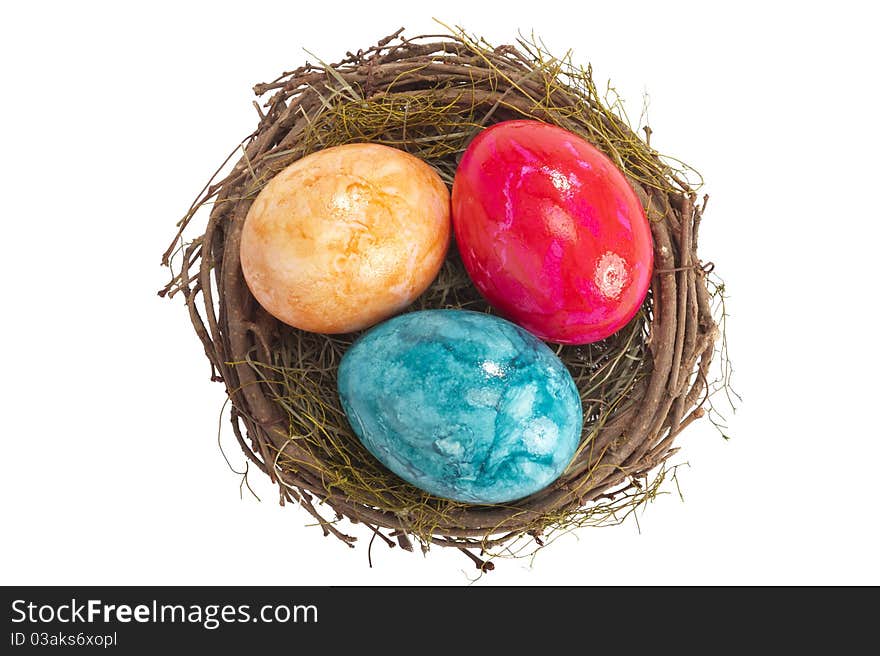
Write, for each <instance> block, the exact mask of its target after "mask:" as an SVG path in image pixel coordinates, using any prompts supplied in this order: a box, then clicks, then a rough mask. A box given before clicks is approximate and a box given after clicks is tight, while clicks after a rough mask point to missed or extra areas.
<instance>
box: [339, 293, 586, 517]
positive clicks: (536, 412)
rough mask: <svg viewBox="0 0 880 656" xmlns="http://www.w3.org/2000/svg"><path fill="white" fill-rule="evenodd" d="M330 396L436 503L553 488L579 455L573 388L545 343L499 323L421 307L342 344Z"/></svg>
mask: <svg viewBox="0 0 880 656" xmlns="http://www.w3.org/2000/svg"><path fill="white" fill-rule="evenodd" d="M338 376H339V377H338V387H339V397H340V400H341V402H342V407H343V409H344V410H345V414H346V416H347V417H348V421H349V423H350V424H351V427H352V429H353V430H354V432H355V433H356V434H357V436H358V437H359V438H360V440H361V442H362V443H363V444H364V446H365V447H366V448H367V449H368V450H369V451H370V452H371V453H372V454H373V455H374V456H376V458H377V459H378V460H379V461H380V462H381V463H382V464H384V465H385V466H386V467H387V468H388V469H390V470H391V471H392V472H394V473H395V474H397V475H398V476H400V477H401V478H402V479H404V480H406V481H408V482H409V483H412V484H413V485H415V486H417V487H419V488H421V489H423V490H426V491H427V492H430V493H431V494H434V495H436V496H440V497H446V498H449V499H454V500H457V501H463V502H467V503H484V504H491V503H503V502H506V501H513V500H516V499H520V498H522V497H525V496H528V495H530V494H532V493H534V492H537V491H538V490H540V489H542V488H544V487H546V486H547V485H549V484H550V483H552V482H553V481H554V480H555V479H556V478H558V477H559V475H560V474H561V473H562V472H563V470H564V469H565V468H566V466H567V465H568V463H569V462H570V461H571V459H572V457H573V455H574V453H575V450H576V449H577V446H578V443H579V440H580V435H581V428H582V424H583V411H582V409H581V400H580V396H579V394H578V390H577V388H576V386H575V384H574V381H573V380H572V377H571V374H569V372H568V369H566V367H565V365H564V364H563V363H562V362H561V361H560V360H559V358H557V357H556V355H555V354H554V353H553V351H551V350H550V349H549V348H548V347H547V345H546V344H544V343H543V342H541V341H540V340H538V339H536V338H535V337H534V336H533V335H531V334H529V333H528V332H526V331H525V330H523V329H522V328H520V327H519V326H516V325H514V324H512V323H510V322H509V321H506V320H504V319H501V318H499V317H495V316H492V315H489V314H483V313H480V312H470V311H465V310H424V311H420V312H410V313H407V314H402V315H399V316H396V317H394V318H393V319H390V320H388V321H385V322H384V323H381V324H379V325H378V326H376V327H374V328H373V329H371V330H370V331H368V332H367V333H365V334H364V335H362V336H361V337H360V338H358V340H357V341H356V342H355V343H354V344H353V345H352V346H351V348H349V349H348V351H347V352H346V353H345V355H344V356H343V358H342V361H341V363H340V365H339V371H338Z"/></svg>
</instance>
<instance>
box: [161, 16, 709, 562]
mask: <svg viewBox="0 0 880 656" xmlns="http://www.w3.org/2000/svg"><path fill="white" fill-rule="evenodd" d="M401 32H402V30H399V31H398V32H396V33H395V34H393V35H391V36H390V37H387V38H385V39H382V40H381V41H380V42H379V43H378V44H377V45H376V46H374V47H371V48H369V49H367V50H359V51H358V52H357V53H347V56H346V57H345V58H344V59H343V60H342V61H340V62H339V63H336V64H324V63H323V62H319V63H316V64H306V65H305V66H302V67H300V68H298V69H296V70H294V71H291V72H288V73H284V74H283V75H281V76H280V77H279V78H278V79H276V80H275V81H273V82H270V83H267V84H258V85H257V86H256V87H255V88H254V91H255V93H256V94H257V96H259V97H263V98H264V99H265V102H264V103H263V104H262V105H260V104H258V103H257V102H254V105H255V107H256V108H257V111H258V112H259V114H260V121H259V125H258V127H257V129H256V131H255V132H254V133H253V134H251V135H250V136H249V137H247V139H246V140H245V141H244V142H243V143H242V144H241V145H240V146H239V148H237V149H236V151H233V154H232V155H230V157H229V158H228V159H227V163H228V162H230V161H232V160H233V159H234V158H235V156H236V153H238V154H239V155H240V157H239V159H238V161H237V163H235V165H234V166H233V167H232V169H231V171H230V172H229V173H228V174H226V175H225V176H224V177H222V179H220V180H219V181H218V180H216V179H217V178H218V177H219V176H220V175H221V174H220V172H219V171H218V173H217V174H215V177H214V179H212V180H211V182H209V184H208V185H207V186H206V187H205V189H203V191H202V192H201V194H200V195H199V196H198V198H197V199H196V201H195V203H194V204H193V206H192V207H191V208H190V210H189V211H188V212H187V213H186V215H185V217H184V218H183V219H182V220H181V222H180V223H179V224H178V225H179V231H178V233H177V235H176V236H175V238H174V241H173V243H172V244H171V246H170V247H169V249H168V251H167V252H166V253H165V255H164V257H163V263H164V264H166V265H168V266H171V267H172V280H171V282H169V284H168V285H167V286H166V287H165V288H164V289H163V290H162V291H161V292H160V294H162V295H165V294H167V295H169V296H173V295H174V294H176V293H180V294H182V295H183V297H184V299H185V301H186V305H187V307H188V309H189V316H190V319H191V320H192V323H193V326H194V327H195V330H196V333H197V334H198V336H199V338H200V339H201V341H202V343H203V344H204V348H205V354H206V355H207V356H208V359H209V360H210V362H211V366H212V374H213V378H214V379H215V380H219V381H222V382H223V383H224V384H225V386H226V391H227V394H228V396H229V399H230V401H231V406H232V410H231V421H232V429H233V431H234V433H235V436H236V438H237V440H238V443H239V444H240V445H241V448H242V449H243V450H244V452H245V454H246V455H247V456H248V458H249V459H250V461H251V462H253V463H254V464H255V465H256V466H257V467H259V468H260V469H261V470H262V471H264V472H265V473H266V474H268V476H269V477H270V478H271V479H272V480H273V481H275V482H277V483H278V485H279V490H280V494H281V500H282V503H283V502H285V501H293V502H296V503H298V504H300V505H301V506H302V507H304V508H305V509H306V510H307V511H308V512H309V513H310V514H311V515H313V516H314V518H315V519H316V520H317V522H318V523H319V524H320V525H321V526H322V527H323V530H324V533H325V534H333V535H335V536H336V537H338V538H340V539H341V540H343V541H344V542H346V543H347V544H349V545H352V543H353V542H354V541H355V537H353V536H349V535H347V534H345V533H344V532H343V530H342V528H340V527H339V526H338V520H341V519H342V518H347V519H349V520H351V521H352V522H355V523H362V524H365V525H366V526H368V527H369V529H370V530H371V532H372V533H371V534H370V535H371V543H372V539H375V537H379V538H381V539H382V540H384V541H385V542H386V543H388V544H389V545H390V546H394V544H395V542H397V543H398V544H399V545H400V546H401V547H403V548H404V549H407V550H411V549H412V544H413V539H414V540H415V541H417V542H418V543H420V545H421V546H422V549H423V550H427V548H428V547H429V546H430V545H440V546H449V547H455V548H459V549H461V550H462V551H463V552H464V553H466V554H467V555H468V556H469V557H470V558H471V559H472V560H473V561H474V562H475V563H476V564H477V566H478V567H480V568H481V569H484V570H485V569H491V567H492V563H491V556H493V555H496V554H498V553H500V552H502V551H505V552H506V553H516V552H517V550H518V549H526V548H528V545H543V544H544V540H545V539H546V538H547V536H548V535H552V534H553V533H554V532H555V531H559V530H562V529H567V528H570V527H573V526H579V525H583V524H588V523H592V524H600V523H605V522H608V521H612V522H613V521H618V520H620V519H621V517H622V516H625V515H626V513H627V512H628V511H630V510H632V509H633V508H634V507H636V506H637V505H638V504H640V503H642V502H644V501H645V500H646V499H650V498H652V497H653V495H654V493H655V492H656V489H657V487H658V486H659V484H660V481H662V479H663V476H664V473H665V472H666V469H665V466H664V463H665V462H666V460H667V458H669V456H670V455H671V454H672V453H673V452H674V451H675V450H676V449H675V448H674V447H673V440H674V438H675V437H676V435H678V434H679V433H680V432H681V431H682V430H683V429H684V428H685V427H686V426H687V425H688V424H690V423H691V422H692V421H693V420H694V419H697V418H699V417H701V416H702V415H703V414H704V410H703V408H702V406H703V403H704V401H705V396H706V394H707V392H708V388H709V383H708V379H707V373H708V370H709V365H710V363H711V360H712V356H713V352H714V343H715V340H716V336H717V335H718V331H717V328H716V323H715V321H714V320H713V312H712V302H711V294H710V288H709V286H707V273H708V270H709V267H708V266H704V265H703V264H702V263H701V261H700V259H699V258H698V256H697V252H696V247H697V233H698V228H699V225H700V220H701V217H702V215H703V210H704V209H705V199H704V200H703V201H702V203H701V204H697V202H696V188H697V186H698V185H695V184H693V183H691V182H688V181H687V175H686V171H688V169H687V168H686V167H684V166H683V165H681V164H680V163H675V162H672V161H670V160H668V159H666V158H663V157H661V156H660V155H659V154H658V153H657V152H656V151H655V150H654V149H652V148H651V146H650V130H649V129H648V128H645V133H646V137H647V138H646V140H642V139H641V138H640V137H639V136H638V135H637V134H636V133H635V132H634V131H633V130H632V129H631V128H630V126H629V124H628V121H627V120H626V117H625V114H623V112H622V106H621V105H620V104H619V103H618V102H616V101H611V102H609V101H608V99H607V95H606V96H605V97H604V98H603V97H600V95H599V93H598V92H597V89H596V87H595V85H594V83H593V80H592V75H591V71H590V69H589V68H588V69H582V68H578V67H576V66H575V65H574V64H573V63H572V61H571V58H570V57H569V56H566V57H563V58H561V59H557V58H554V57H552V56H550V55H549V54H548V53H547V52H546V50H545V49H544V48H543V47H540V46H538V45H536V44H535V43H534V42H530V41H525V40H519V41H518V46H516V47H515V46H501V47H497V48H493V47H491V46H490V45H489V44H487V43H485V42H484V41H481V40H477V39H474V38H472V37H469V36H467V35H465V34H464V33H462V32H457V33H453V34H447V35H440V36H435V35H428V36H421V37H416V38H414V39H405V38H403V37H401ZM514 118H533V119H537V120H541V121H545V122H548V123H553V124H556V125H559V126H561V127H563V128H565V129H567V130H570V131H572V132H575V133H577V134H580V135H581V136H583V137H584V138H586V139H587V140H588V141H590V142H591V143H593V144H594V145H596V146H597V147H598V148H599V149H600V150H602V151H603V152H604V153H605V154H606V155H608V156H609V157H611V158H612V160H613V161H614V162H615V163H616V164H617V165H618V166H619V167H620V169H621V170H622V171H623V172H624V173H625V174H626V176H627V178H628V180H629V181H630V183H631V184H632V186H633V188H634V189H635V190H636V192H637V194H638V195H639V198H640V199H641V201H642V203H643V205H644V207H645V210H646V212H647V215H648V218H649V221H650V222H651V226H652V231H653V237H654V246H655V275H654V278H653V281H652V287H651V291H650V292H649V294H648V297H647V299H646V301H645V303H644V306H643V307H642V309H641V310H640V312H639V313H638V315H637V316H636V317H635V318H634V319H633V320H632V321H631V322H630V323H629V324H628V325H627V326H626V327H625V328H624V329H623V330H621V331H619V332H618V333H617V334H615V335H613V336H612V337H610V338H608V339H606V340H604V341H602V342H599V343H596V344H590V345H586V346H561V345H553V344H551V347H553V348H554V350H555V352H556V353H557V355H558V356H559V357H560V358H561V359H562V361H563V362H564V363H565V364H566V366H567V367H568V368H569V371H570V372H571V374H572V376H573V378H574V380H575V382H576V383H577V386H578V389H579V390H580V394H581V399H582V402H583V407H584V430H583V435H582V439H581V444H580V447H579V449H578V452H577V455H576V456H575V458H574V460H573V462H572V463H571V465H570V466H569V467H568V469H567V470H566V471H565V473H564V474H563V475H562V477H561V478H560V479H559V480H558V481H556V482H555V483H554V484H552V485H551V486H550V487H548V488H546V489H544V490H542V491H541V492H538V493H537V494H534V495H532V496H530V497H528V498H526V499H523V500H521V501H518V502H516V503H510V504H504V505H493V506H479V505H468V504H462V503H459V502H455V501H450V500H446V499H439V498H436V497H433V496H431V495H429V494H427V493H425V492H423V491H421V490H419V489H417V488H415V487H413V486H411V485H409V484H407V483H405V482H404V481H402V480H400V479H399V478H397V477H396V476H395V475H394V474H392V473H391V472H389V471H388V470H386V469H385V468H384V467H383V466H382V465H381V464H379V463H378V462H377V461H376V460H375V459H374V458H373V456H372V455H370V454H369V453H368V452H367V450H366V449H365V448H364V447H363V446H362V445H361V444H360V442H359V441H358V439H357V438H356V436H355V435H354V433H353V432H352V430H351V428H350V427H349V425H348V422H347V421H346V418H345V415H344V413H343V411H342V408H341V406H340V403H339V399H338V397H337V391H336V369H337V366H338V364H339V361H340V358H341V357H342V355H343V354H344V353H345V350H346V349H347V348H348V346H349V345H350V344H351V343H352V341H353V340H354V339H355V338H356V337H357V334H350V335H320V334H315V333H308V332H304V331H301V330H297V329H294V328H291V327H289V326H286V325H283V324H281V323H280V322H278V321H277V320H275V319H274V318H273V317H271V316H270V315H269V314H267V313H266V312H265V311H264V310H263V309H262V308H261V307H260V306H259V305H258V304H257V303H256V302H255V300H254V298H253V297H252V296H251V294H250V292H249V290H248V288H247V286H246V284H245V281H244V278H243V276H242V271H241V267H240V263H239V245H240V238H241V229H242V224H243V221H244V218H245V215H246V214H247V211H248V208H249V207H250V204H251V202H252V201H253V199H254V198H255V196H256V195H257V193H258V192H259V191H260V189H261V188H262V187H263V186H264V185H265V184H266V183H267V181H268V180H269V179H271V178H272V177H273V176H274V175H275V174H276V173H277V172H278V171H280V170H281V169H283V168H284V167H286V166H288V165H289V164H291V163H292V162H293V161H295V160H297V159H299V158H301V157H303V156H304V155H307V154H309V153H311V152H314V151H316V150H320V149H322V148H326V147H329V146H335V145H339V144H344V143H351V142H374V143H382V144H386V145H389V146H393V147H396V148H401V149H403V150H406V151H408V152H410V153H412V154H414V155H416V156H417V157H420V158H422V159H424V160H425V161H427V162H428V163H430V164H431V165H433V166H434V167H435V168H436V169H437V170H438V171H439V172H440V174H441V176H442V177H443V178H444V180H445V181H446V182H447V183H448V184H450V185H451V183H452V179H453V176H454V173H455V169H456V165H457V162H458V158H459V157H460V156H461V153H462V152H463V151H464V149H465V147H466V146H467V144H468V143H469V141H470V140H471V139H472V138H473V137H474V135H475V134H476V133H477V132H479V131H480V130H481V129H483V128H484V127H486V126H488V125H490V124H492V123H495V122H498V121H502V120H507V119H514ZM225 164H226V163H224V165H225ZM222 169H223V167H221V170H222ZM207 205H211V209H210V217H209V219H208V223H207V227H206V229H205V232H204V234H203V235H201V236H199V237H196V238H193V239H188V238H187V234H186V233H187V232H188V231H187V229H188V227H189V225H190V222H191V220H192V218H193V216H194V215H196V212H197V210H198V209H199V208H201V207H203V206H207ZM425 308H466V309H470V310H477V311H484V312H490V311H491V308H490V307H489V306H488V305H487V304H486V302H485V301H484V300H483V299H482V298H481V297H480V295H479V294H478V293H477V291H476V289H475V288H474V286H473V284H472V283H471V282H470V280H469V278H468V276H467V274H466V272H465V270H464V268H463V266H462V264H461V262H460V260H459V258H458V256H457V253H456V252H455V248H454V246H453V248H452V249H451V251H450V254H449V256H448V258H447V260H446V262H445V264H444V266H443V268H442V270H441V272H440V274H439V276H438V278H437V280H436V281H435V282H434V283H433V285H432V286H431V287H430V288H429V289H428V291H427V292H425V293H424V294H423V295H422V296H421V297H420V298H419V299H418V300H417V302H416V303H414V304H413V306H412V307H411V308H409V309H425ZM652 471H653V472H659V474H656V475H655V476H654V477H653V480H649V472H652ZM328 509H329V512H328ZM517 538H525V540H522V539H521V540H517ZM478 554H479V555H478ZM486 554H488V556H487V555H486Z"/></svg>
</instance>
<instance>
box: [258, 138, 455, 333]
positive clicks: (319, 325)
mask: <svg viewBox="0 0 880 656" xmlns="http://www.w3.org/2000/svg"><path fill="white" fill-rule="evenodd" d="M450 233H451V226H450V220H449V192H448V191H447V189H446V185H444V184H443V181H442V180H441V179H440V176H438V175H437V173H436V172H435V171H434V170H433V169H432V168H431V167H430V166H428V165H427V164H426V163H425V162H423V161H422V160H420V159H418V158H416V157H414V156H412V155H410V154H408V153H405V152H403V151H401V150H397V149H394V148H389V147H387V146H381V145H378V144H349V145H344V146H336V147H334V148H328V149H326V150H321V151H318V152H316V153H313V154H311V155H308V156H306V157H303V158H302V159H300V160H298V161H296V162H294V163H293V164H291V165H290V166H288V167H287V168H285V169H283V170H282V171H281V172H279V173H278V174H277V175H276V176H275V177H273V178H272V179H271V180H270V181H269V183H268V184H267V185H266V186H265V187H264V188H263V189H262V190H261V191H260V193H259V195H258V196H257V197H256V199H255V200H254V202H253V204H252V205H251V207H250V210H249V211H248V213H247V217H246V218H245V221H244V226H243V230H242V235H241V267H242V272H243V274H244V278H245V281H246V282H247V285H248V287H249V288H250V290H251V292H252V293H253V295H254V297H255V298H256V299H257V301H258V302H259V303H260V305H262V306H263V308H265V309H266V310H267V311H268V312H269V313H270V314H272V315H274V316H275V317H276V318H278V319H280V320H281V321H283V322H285V323H287V324H290V325H291V326H294V327H295V328H301V329H303V330H308V331H311V332H318V333H346V332H351V331H355V330H360V329H362V328H366V327H368V326H371V325H373V324H374V323H377V322H378V321H381V320H382V319H384V318H386V317H389V316H391V315H392V314H394V313H396V312H398V311H400V310H401V309H402V308H404V307H405V306H407V305H408V304H409V303H411V302H412V301H413V300H414V299H415V298H416V297H417V296H418V295H419V294H421V293H422V292H423V291H425V289H427V288H428V286H429V285H430V284H431V282H432V281H433V279H434V278H435V276H436V275H437V272H438V271H439V270H440V266H441V264H442V263H443V260H444V258H445V257H446V251H447V248H448V246H449V240H450Z"/></svg>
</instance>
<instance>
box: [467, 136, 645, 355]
mask: <svg viewBox="0 0 880 656" xmlns="http://www.w3.org/2000/svg"><path fill="white" fill-rule="evenodd" d="M452 221H453V227H454V230H455V239H456V242H457V244H458V248H459V251H460V252H461V258H462V260H463V262H464V265H465V268H466V269H467V271H468V273H469V274H470V277H471V279H472V280H473V282H474V284H475V285H476V287H477V289H479V290H480V292H481V293H482V294H483V296H485V297H486V299H487V300H488V301H489V302H490V303H491V304H492V305H493V306H495V307H496V308H498V310H500V312H501V313H502V314H503V315H504V316H506V317H507V318H509V319H510V320H511V321H515V322H516V323H518V324H519V325H520V326H523V327H524V328H526V329H527V330H529V331H530V332H532V333H533V334H535V335H537V336H538V337H541V338H542V339H545V340H548V341H551V342H559V343H562V344H586V343H589V342H595V341H598V340H600V339H603V338H605V337H608V336H609V335H611V334H612V333H614V332H616V331H617V330H619V329H620V328H622V327H623V326H624V325H625V324H626V323H627V322H628V321H629V320H630V319H631V318H632V317H633V316H634V315H635V314H636V312H637V311H638V309H639V307H640V306H641V304H642V302H643V301H644V299H645V295H646V294H647V291H648V287H649V285H650V281H651V274H652V267H653V246H652V239H651V229H650V226H649V225H648V221H647V219H646V217H645V212H644V210H643V208H642V205H641V203H640V202H639V199H638V197H637V196H636V194H635V192H634V191H633V189H632V187H631V186H630V185H629V184H628V183H627V181H626V178H625V177H624V175H623V173H621V171H620V170H619V169H618V168H617V167H616V166H615V165H614V163H612V162H611V160H609V159H608V158H607V157H606V156H605V155H604V154H602V153H601V152H600V151H599V150H597V149H596V148H595V147H594V146H592V145H591V144H589V143H588V142H587V141H585V140H584V139H582V138H581V137H579V136H577V135H575V134H573V133H571V132H568V131H566V130H563V129H562V128H559V127H556V126H553V125H548V124H546V123H539V122H537V121H505V122H502V123H498V124H496V125H494V126H492V127H490V128H488V129H486V130H484V131H483V132H481V133H480V134H479V135H477V137H476V138H475V139H474V140H473V141H472V142H471V143H470V145H469V146H468V148H467V150H466V151H465V153H464V155H463V156H462V159H461V162H460V164H459V167H458V171H457V172H456V175H455V182H454V184H453V187H452Z"/></svg>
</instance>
